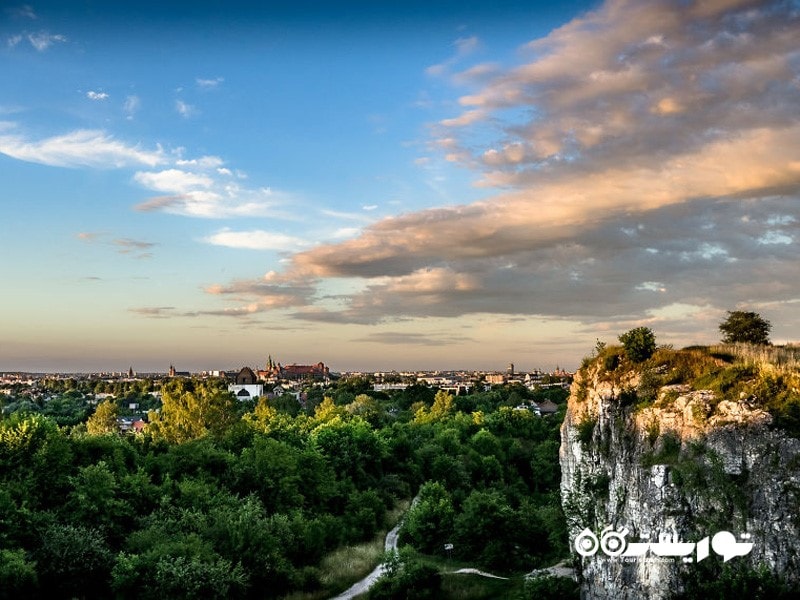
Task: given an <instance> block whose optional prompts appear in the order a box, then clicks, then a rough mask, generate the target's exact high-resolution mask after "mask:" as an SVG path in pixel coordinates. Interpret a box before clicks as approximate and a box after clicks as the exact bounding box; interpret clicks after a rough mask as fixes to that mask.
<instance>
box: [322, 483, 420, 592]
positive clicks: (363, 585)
mask: <svg viewBox="0 0 800 600" xmlns="http://www.w3.org/2000/svg"><path fill="white" fill-rule="evenodd" d="M418 499H419V496H415V497H414V499H413V500H412V501H411V506H414V504H416V503H417V500H418ZM409 510H411V507H409ZM406 514H408V513H406ZM404 518H405V517H404ZM402 524H403V519H400V522H399V523H398V524H397V525H395V526H394V528H393V529H392V530H391V531H390V532H389V533H387V534H386V541H385V542H384V544H383V547H384V549H385V550H386V551H389V550H394V551H396V550H397V534H398V532H399V531H400V526H401V525H402ZM384 570H385V569H384V568H383V563H381V564H379V565H378V566H377V567H375V568H374V569H373V570H372V572H371V573H370V574H369V575H367V576H366V577H364V579H362V580H361V581H357V582H356V583H354V584H353V585H351V586H350V587H349V588H348V589H346V590H345V591H343V592H342V593H341V594H339V595H338V596H336V597H335V598H331V600H351V599H352V598H355V597H356V596H358V595H360V594H364V593H366V592H367V591H368V590H369V588H371V587H372V586H373V585H374V584H375V582H376V581H377V580H378V578H379V577H380V576H381V575H383V572H384Z"/></svg>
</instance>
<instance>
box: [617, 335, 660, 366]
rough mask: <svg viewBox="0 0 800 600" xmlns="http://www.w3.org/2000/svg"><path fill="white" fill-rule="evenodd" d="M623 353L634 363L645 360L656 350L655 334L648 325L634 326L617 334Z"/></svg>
mask: <svg viewBox="0 0 800 600" xmlns="http://www.w3.org/2000/svg"><path fill="white" fill-rule="evenodd" d="M619 341H620V342H622V347H623V348H624V349H625V354H626V355H627V357H628V358H629V359H631V360H632V361H633V362H635V363H640V362H644V361H646V360H647V359H648V358H650V357H651V356H653V353H654V352H655V351H656V336H655V334H654V333H653V330H652V329H650V328H649V327H636V328H634V329H631V330H630V331H626V332H625V333H623V334H622V335H621V336H619Z"/></svg>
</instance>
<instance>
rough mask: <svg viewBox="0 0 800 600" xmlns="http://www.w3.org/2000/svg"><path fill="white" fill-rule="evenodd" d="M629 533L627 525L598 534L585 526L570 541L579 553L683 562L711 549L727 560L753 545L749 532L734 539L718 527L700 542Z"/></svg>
mask: <svg viewBox="0 0 800 600" xmlns="http://www.w3.org/2000/svg"><path fill="white" fill-rule="evenodd" d="M628 533H630V532H629V531H628V529H627V528H622V529H620V530H615V529H614V528H613V527H611V526H610V525H609V526H608V527H606V528H605V529H603V531H601V532H600V537H599V538H598V536H597V535H595V534H594V532H593V531H592V530H591V529H589V528H588V527H587V528H586V529H584V530H583V531H581V532H580V533H579V534H578V535H577V537H576V538H575V540H574V542H573V546H574V548H575V551H576V552H577V553H578V554H580V555H581V556H586V557H589V556H594V555H596V554H597V553H598V552H599V551H601V550H602V551H603V553H604V554H605V555H606V556H608V557H611V558H616V557H620V558H621V559H622V560H624V561H625V562H634V561H637V560H640V559H641V560H646V561H648V562H672V561H674V560H675V559H676V558H681V560H682V561H683V562H685V563H691V562H700V561H701V560H703V559H705V558H707V557H708V556H709V555H710V553H711V551H712V550H713V551H714V553H715V554H717V555H719V556H721V557H722V559H723V562H728V561H729V560H731V559H732V558H735V557H737V556H745V555H747V554H749V553H750V551H751V550H752V549H753V543H752V542H749V541H746V540H749V539H750V534H749V533H742V534H740V535H739V538H740V539H742V540H745V541H741V542H740V541H737V538H736V536H735V535H734V534H732V533H731V532H730V531H720V532H718V533H715V534H714V536H713V537H709V536H706V537H704V538H703V539H702V540H700V541H699V542H683V541H680V540H679V539H678V535H677V534H675V533H673V534H669V533H661V534H659V536H658V541H657V542H651V541H649V536H646V537H643V538H641V539H642V540H644V541H639V542H628V540H627V539H625V538H626V536H627V535H628Z"/></svg>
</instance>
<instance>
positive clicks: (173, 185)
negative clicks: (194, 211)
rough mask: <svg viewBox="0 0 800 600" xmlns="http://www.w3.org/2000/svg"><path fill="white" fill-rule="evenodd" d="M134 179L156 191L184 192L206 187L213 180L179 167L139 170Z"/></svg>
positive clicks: (210, 184)
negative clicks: (150, 170)
mask: <svg viewBox="0 0 800 600" xmlns="http://www.w3.org/2000/svg"><path fill="white" fill-rule="evenodd" d="M133 178H134V180H135V181H136V182H138V183H140V184H142V185H143V186H145V187H147V188H150V189H151V190H155V191H157V192H175V193H178V194H181V193H186V192H189V191H191V190H195V189H198V188H200V189H208V188H210V187H211V186H212V185H213V183H214V180H213V179H211V177H209V176H207V175H203V174H198V173H191V172H189V171H182V170H180V169H166V170H164V171H157V172H146V171H139V172H138V173H136V174H135V175H134V176H133Z"/></svg>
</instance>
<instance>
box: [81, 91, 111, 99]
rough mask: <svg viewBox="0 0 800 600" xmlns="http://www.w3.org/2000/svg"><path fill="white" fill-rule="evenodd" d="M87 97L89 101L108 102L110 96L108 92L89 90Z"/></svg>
mask: <svg viewBox="0 0 800 600" xmlns="http://www.w3.org/2000/svg"><path fill="white" fill-rule="evenodd" d="M86 97H87V98H88V99H89V100H107V99H108V94H107V93H106V92H95V91H94V90H89V91H88V92H86Z"/></svg>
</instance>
